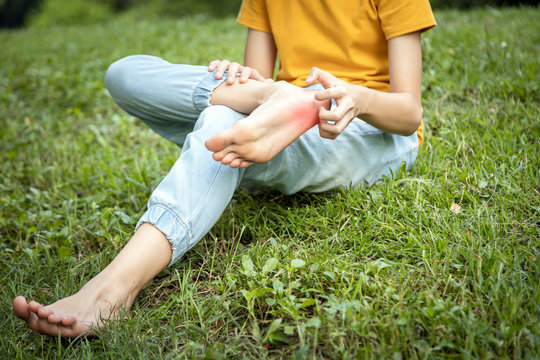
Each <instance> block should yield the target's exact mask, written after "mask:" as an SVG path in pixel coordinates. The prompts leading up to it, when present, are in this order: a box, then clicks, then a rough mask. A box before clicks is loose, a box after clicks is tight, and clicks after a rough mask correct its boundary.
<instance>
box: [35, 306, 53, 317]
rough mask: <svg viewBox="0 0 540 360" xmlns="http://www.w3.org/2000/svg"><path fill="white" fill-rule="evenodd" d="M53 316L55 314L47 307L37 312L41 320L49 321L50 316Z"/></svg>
mask: <svg viewBox="0 0 540 360" xmlns="http://www.w3.org/2000/svg"><path fill="white" fill-rule="evenodd" d="M51 315H53V312H52V311H51V310H49V309H47V308H45V307H43V306H42V307H41V308H40V309H39V310H38V311H37V316H38V317H39V318H40V319H45V320H46V319H48V318H49V316H51Z"/></svg>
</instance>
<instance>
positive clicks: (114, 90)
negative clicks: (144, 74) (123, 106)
mask: <svg viewBox="0 0 540 360" xmlns="http://www.w3.org/2000/svg"><path fill="white" fill-rule="evenodd" d="M142 58H143V56H142V55H132V56H128V57H125V58H122V59H120V60H118V61H115V62H114V63H112V64H111V66H109V68H108V69H107V72H106V74H105V87H107V90H108V91H109V94H111V96H112V97H113V99H114V100H115V101H117V102H121V103H126V102H129V99H131V98H133V95H134V93H135V92H136V89H137V77H138V75H139V73H140V70H139V69H140V64H141V60H142Z"/></svg>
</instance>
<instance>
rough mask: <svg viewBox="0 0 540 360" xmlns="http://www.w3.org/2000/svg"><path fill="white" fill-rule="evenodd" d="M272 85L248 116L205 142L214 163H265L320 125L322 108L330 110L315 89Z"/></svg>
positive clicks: (279, 84)
mask: <svg viewBox="0 0 540 360" xmlns="http://www.w3.org/2000/svg"><path fill="white" fill-rule="evenodd" d="M275 86H276V90H275V91H274V92H272V93H271V94H270V96H269V97H268V99H267V100H266V101H265V102H264V103H263V104H262V105H260V106H259V107H257V108H256V109H255V110H254V111H253V112H252V113H251V115H249V116H248V117H247V118H245V119H242V120H240V121H238V122H237V123H236V124H234V125H233V126H232V127H231V128H229V129H227V130H225V131H222V132H220V133H219V134H217V135H215V136H214V137H212V138H210V139H209V140H207V141H206V143H205V145H206V148H207V149H208V150H210V151H212V152H213V153H214V154H213V158H214V160H216V161H220V162H221V163H222V164H224V165H230V166H231V167H247V166H249V165H251V164H252V163H265V162H268V161H270V160H271V159H272V158H273V157H274V156H276V155H277V154H278V153H279V152H280V151H282V150H283V149H285V148H286V147H287V146H289V145H290V144H291V143H292V142H293V141H295V140H296V139H297V138H298V137H299V136H300V135H302V134H303V133H305V132H306V131H308V130H309V129H311V128H312V127H313V126H315V125H317V124H318V123H319V111H320V110H321V108H324V109H329V108H330V100H324V101H319V100H316V99H315V98H314V93H315V92H316V91H314V90H305V89H302V88H299V87H296V86H294V85H290V84H287V83H276V84H275Z"/></svg>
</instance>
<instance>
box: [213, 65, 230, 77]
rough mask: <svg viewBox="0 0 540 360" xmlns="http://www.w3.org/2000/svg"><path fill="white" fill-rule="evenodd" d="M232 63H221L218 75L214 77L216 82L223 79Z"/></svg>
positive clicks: (217, 71)
mask: <svg viewBox="0 0 540 360" xmlns="http://www.w3.org/2000/svg"><path fill="white" fill-rule="evenodd" d="M230 63H231V62H230V61H229V60H223V61H222V62H220V63H219V65H218V66H217V68H216V74H215V76H214V77H215V78H216V80H219V79H221V77H222V76H223V73H224V72H225V71H226V70H227V69H228V68H229V64H230Z"/></svg>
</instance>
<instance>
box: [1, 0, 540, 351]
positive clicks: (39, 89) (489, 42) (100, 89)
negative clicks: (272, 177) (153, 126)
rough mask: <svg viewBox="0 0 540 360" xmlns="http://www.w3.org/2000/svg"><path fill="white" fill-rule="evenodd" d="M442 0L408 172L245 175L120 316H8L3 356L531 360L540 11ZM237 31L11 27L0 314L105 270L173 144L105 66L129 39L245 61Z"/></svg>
mask: <svg viewBox="0 0 540 360" xmlns="http://www.w3.org/2000/svg"><path fill="white" fill-rule="evenodd" d="M436 17H437V19H438V22H439V26H438V27H437V28H436V29H435V30H432V31H430V32H428V33H426V34H425V36H424V38H423V46H424V68H425V76H424V81H423V83H424V92H423V95H424V102H423V106H424V115H425V123H426V126H427V129H426V133H427V134H426V135H427V140H426V142H425V144H424V145H423V146H422V149H421V151H420V154H419V157H418V160H417V162H416V165H415V167H414V168H413V170H412V171H411V172H409V173H401V174H400V175H399V176H398V178H396V179H392V180H387V181H385V182H383V183H381V184H379V185H375V186H372V187H370V188H365V189H340V190H336V191H333V192H329V193H324V194H297V195H294V196H287V197H286V196H282V195H280V194H277V193H268V194H260V195H250V194H246V193H242V192H240V193H238V194H237V195H236V196H235V198H234V200H233V203H232V204H231V206H230V207H229V208H228V209H227V211H226V212H225V213H224V214H223V216H222V218H221V219H220V220H219V222H218V223H217V224H216V225H215V227H214V228H213V229H212V231H211V232H210V233H209V234H208V235H207V236H206V237H205V238H204V239H203V240H202V241H201V242H200V243H199V244H198V245H197V246H196V247H195V248H194V249H193V250H191V251H190V252H189V253H188V254H187V255H186V256H185V257H184V258H182V259H181V260H180V261H179V262H178V263H177V264H176V266H174V267H173V268H170V269H167V270H166V271H164V272H163V273H161V274H160V275H159V276H158V278H156V279H155V280H154V281H153V282H151V283H150V284H149V285H148V286H147V287H146V288H145V289H144V290H143V292H142V293H141V294H140V296H139V297H138V299H137V301H136V303H135V304H134V307H133V309H132V317H131V318H130V319H128V320H126V321H123V322H121V323H119V324H110V326H108V327H107V328H105V329H104V330H102V334H101V336H100V337H98V338H97V339H94V340H86V339H81V340H77V341H64V340H59V339H56V338H49V337H42V336H39V335H36V334H33V333H32V332H31V331H29V330H28V329H27V328H26V327H25V326H23V324H22V323H21V322H20V321H18V319H16V318H15V317H14V316H11V315H7V316H3V317H2V318H1V319H0V339H1V340H0V353H1V354H3V355H2V356H3V357H5V358H12V359H27V358H32V357H35V358H52V359H54V358H80V357H84V358H99V359H101V358H114V359H117V358H167V359H168V358H177V357H178V358H183V357H188V358H207V359H221V358H238V359H242V358H293V359H303V358H327V359H336V358H345V359H350V358H400V357H405V358H421V359H424V358H486V359H490V358H515V359H518V358H530V359H533V358H537V357H538V356H539V352H540V351H539V349H540V326H539V321H538V319H539V318H540V305H539V304H540V291H539V290H540V285H539V282H538V279H539V278H540V271H539V261H538V260H537V258H538V257H539V248H540V246H539V245H540V244H539V238H540V236H539V212H540V174H539V169H540V168H539V154H540V149H539V139H540V118H539V114H540V105H539V104H540V81H539V79H538V74H540V65H539V60H538V59H539V58H540V56H539V55H540V22H539V21H538V19H539V18H540V10H539V9H538V8H521V9H504V10H497V9H479V10H474V11H470V12H458V11H440V12H438V13H436ZM244 35H245V30H243V29H242V28H241V27H240V26H238V25H236V24H235V23H234V20H233V19H231V18H228V19H222V20H212V19H208V18H204V17H198V18H192V19H184V20H170V19H166V20H164V19H156V18H150V19H146V20H144V19H135V18H133V17H123V18H119V19H116V20H115V21H111V22H109V23H105V24H102V25H94V26H79V27H52V28H48V29H46V30H42V29H32V28H29V29H25V30H18V31H2V32H0V43H1V44H2V56H1V57H0V121H1V127H0V172H1V174H2V177H1V179H0V277H1V278H0V299H1V300H0V301H1V307H2V312H3V313H5V314H9V313H10V311H11V300H12V299H13V298H14V296H16V295H17V294H23V295H25V296H27V297H31V298H34V299H36V300H38V301H42V302H45V303H47V302H51V301H53V300H54V299H56V298H58V297H64V296H67V295H69V294H71V293H73V292H75V291H76V290H77V289H78V288H79V287H80V286H81V285H82V284H84V283H85V282H86V281H87V280H88V279H89V278H90V277H92V276H93V275H95V274H96V273H97V272H98V271H99V270H100V269H101V268H102V267H104V266H105V265H106V264H107V263H108V262H109V261H110V260H111V259H112V258H113V257H114V255H115V254H116V252H117V251H118V250H119V249H120V248H121V247H122V245H123V244H124V243H125V242H126V241H127V240H128V239H129V237H130V235H131V233H132V229H133V225H134V224H135V222H136V220H137V218H138V217H139V216H140V215H141V214H142V213H143V211H144V207H145V202H146V200H147V199H148V196H149V195H150V193H151V190H152V189H153V188H154V187H155V186H156V185H157V184H158V182H159V181H160V179H161V178H162V177H163V176H164V175H165V174H166V172H167V171H168V169H169V168H170V167H171V165H172V164H173V163H174V161H175V159H176V157H177V156H178V153H179V149H178V148H177V147H175V146H174V145H172V144H170V143H167V142H166V141H165V140H163V139H161V138H159V137H158V136H157V135H155V134H153V133H152V132H151V131H150V130H148V129H147V128H145V127H144V126H143V125H142V124H141V123H140V122H139V121H138V120H136V119H133V118H132V117H130V116H128V115H126V114H125V113H123V112H122V111H121V110H120V109H119V108H118V107H116V106H115V105H114V104H113V102H112V100H111V99H110V98H109V96H108V95H107V93H106V90H105V89H104V85H103V76H104V73H105V70H106V69H107V66H108V65H109V64H110V63H112V62H113V61H114V60H116V59H118V58H120V57H123V56H126V55H129V54H134V53H149V54H154V55H159V56H162V57H164V58H166V59H169V60H171V61H175V62H180V63H195V64H205V63H207V62H208V61H210V60H212V59H214V58H215V57H221V58H229V59H233V60H237V61H238V60H241V57H242V48H243V37H244ZM453 204H458V205H459V206H460V210H459V212H455V211H452V210H451V207H452V205H453ZM452 209H454V210H456V206H455V205H454V207H453V208H452ZM456 211H457V210H456Z"/></svg>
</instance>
